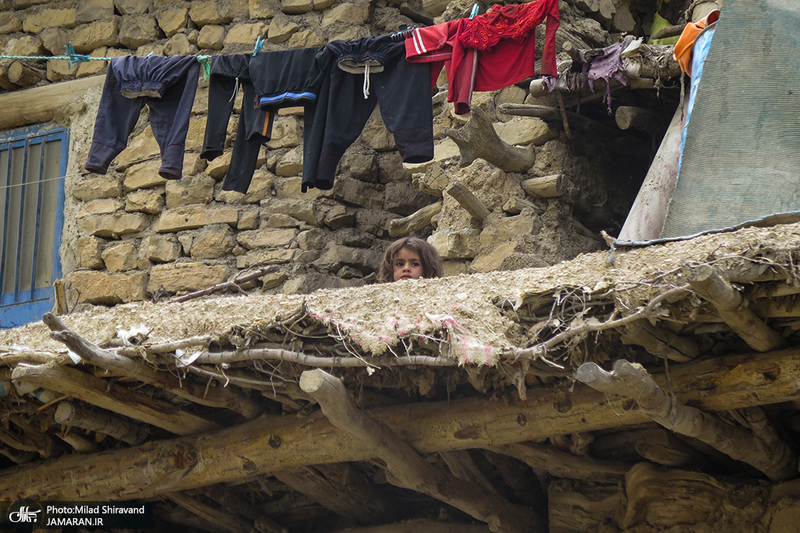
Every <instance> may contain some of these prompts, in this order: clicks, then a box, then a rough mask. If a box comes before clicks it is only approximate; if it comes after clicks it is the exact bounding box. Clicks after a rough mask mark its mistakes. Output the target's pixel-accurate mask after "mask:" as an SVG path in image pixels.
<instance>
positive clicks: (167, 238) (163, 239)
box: [139, 233, 181, 263]
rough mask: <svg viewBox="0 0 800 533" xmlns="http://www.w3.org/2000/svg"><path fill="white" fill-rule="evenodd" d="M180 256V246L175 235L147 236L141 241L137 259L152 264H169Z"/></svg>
mask: <svg viewBox="0 0 800 533" xmlns="http://www.w3.org/2000/svg"><path fill="white" fill-rule="evenodd" d="M180 256H181V245H180V244H179V243H178V239H177V238H176V237H175V235H171V234H168V235H159V234H157V233H155V234H152V235H148V236H147V237H145V238H144V239H142V243H141V247H140V248H139V257H140V258H142V259H146V260H148V261H152V262H153V263H169V262H170V261H175V260H176V259H177V258H179V257H180Z"/></svg>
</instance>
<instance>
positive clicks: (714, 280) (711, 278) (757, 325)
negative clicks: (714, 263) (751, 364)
mask: <svg viewBox="0 0 800 533" xmlns="http://www.w3.org/2000/svg"><path fill="white" fill-rule="evenodd" d="M687 277H688V281H689V284H690V285H691V286H692V289H694V290H695V291H696V292H697V293H698V294H700V296H702V297H703V298H704V299H705V300H707V301H709V302H710V303H711V304H713V305H714V307H715V308H716V310H717V312H718V313H719V316H720V318H721V319H722V321H723V322H725V323H726V324H728V325H729V326H730V327H731V329H732V330H733V331H735V332H736V334H737V335H739V337H741V338H742V340H744V341H745V342H746V343H747V345H748V346H750V347H751V348H752V349H754V350H758V351H759V352H768V351H770V350H775V349H776V348H779V347H780V346H782V345H783V344H784V342H785V340H784V338H783V337H782V336H781V334H780V333H778V332H777V331H775V330H774V329H772V328H770V327H769V326H767V324H766V323H764V321H763V320H762V319H761V318H760V317H759V316H758V315H756V314H755V313H754V312H753V311H752V310H751V309H750V308H749V307H747V301H746V300H745V299H744V297H743V296H742V294H741V293H740V292H739V291H737V290H736V289H735V288H734V287H733V286H732V285H731V284H730V282H729V281H728V280H727V279H725V278H724V277H723V275H722V274H721V273H720V271H719V270H718V269H715V268H713V267H711V266H710V265H706V264H702V265H698V266H692V267H689V271H688V276H687Z"/></svg>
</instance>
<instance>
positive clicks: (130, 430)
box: [54, 402, 150, 446]
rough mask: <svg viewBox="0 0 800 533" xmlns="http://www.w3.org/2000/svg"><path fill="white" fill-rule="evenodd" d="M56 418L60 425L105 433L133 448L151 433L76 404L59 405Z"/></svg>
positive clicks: (64, 403)
mask: <svg viewBox="0 0 800 533" xmlns="http://www.w3.org/2000/svg"><path fill="white" fill-rule="evenodd" d="M54 417H55V420H56V422H58V423H59V424H64V425H67V426H75V427H79V428H81V429H85V430H86V431H93V432H99V433H104V434H106V435H109V436H111V437H114V438H115V439H117V440H121V441H122V442H126V443H128V444H130V445H131V446H136V445H137V444H141V443H143V442H144V441H145V440H146V439H147V436H148V435H149V433H150V432H149V431H148V430H147V428H145V427H142V426H139V425H137V424H134V423H132V422H130V421H129V420H126V419H124V418H122V417H120V416H116V415H112V414H111V413H108V412H106V411H95V410H92V409H89V408H87V407H84V406H82V405H80V404H78V403H74V402H62V403H60V404H58V407H57V408H56V412H55V414H54Z"/></svg>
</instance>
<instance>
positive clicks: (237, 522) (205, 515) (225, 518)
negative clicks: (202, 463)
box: [169, 493, 253, 533]
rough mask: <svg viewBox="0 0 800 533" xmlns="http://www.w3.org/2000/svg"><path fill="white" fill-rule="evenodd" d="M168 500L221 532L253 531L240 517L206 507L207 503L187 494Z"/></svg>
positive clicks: (251, 525)
mask: <svg viewBox="0 0 800 533" xmlns="http://www.w3.org/2000/svg"><path fill="white" fill-rule="evenodd" d="M169 499H170V500H172V501H173V502H175V503H176V504H178V505H180V506H181V507H183V508H184V509H186V510H187V511H189V512H191V513H193V514H196V515H197V516H199V517H200V518H202V519H203V520H204V521H205V522H207V523H209V524H213V525H215V526H217V527H218V528H220V529H221V530H222V531H230V532H231V533H239V532H241V531H252V529H253V523H252V522H250V521H248V520H245V519H244V518H242V517H241V516H238V515H234V514H231V513H227V512H225V511H224V510H222V509H220V508H218V507H215V506H211V505H208V504H207V503H205V502H203V501H201V500H199V499H197V498H192V497H191V496H188V495H187V494H183V493H174V494H170V495H169Z"/></svg>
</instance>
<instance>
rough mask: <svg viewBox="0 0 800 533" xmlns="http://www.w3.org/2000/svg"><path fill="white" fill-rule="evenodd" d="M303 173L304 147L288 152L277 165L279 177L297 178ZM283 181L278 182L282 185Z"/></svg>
mask: <svg viewBox="0 0 800 533" xmlns="http://www.w3.org/2000/svg"><path fill="white" fill-rule="evenodd" d="M302 172H303V147H302V146H296V147H294V148H293V149H291V150H289V151H288V152H286V153H285V154H284V155H283V157H281V158H280V159H279V160H278V163H277V164H276V165H275V174H277V175H278V176H297V175H299V174H300V173H302ZM281 181H283V180H278V183H280V182H281Z"/></svg>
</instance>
